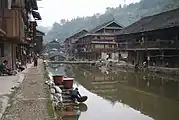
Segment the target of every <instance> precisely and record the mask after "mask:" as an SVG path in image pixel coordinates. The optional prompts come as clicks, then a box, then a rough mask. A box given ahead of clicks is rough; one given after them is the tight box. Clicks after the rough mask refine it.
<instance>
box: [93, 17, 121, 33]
mask: <svg viewBox="0 0 179 120" xmlns="http://www.w3.org/2000/svg"><path fill="white" fill-rule="evenodd" d="M113 22H115V23H116V24H118V25H119V23H117V22H116V21H115V20H114V19H113V20H110V21H108V22H105V23H103V24H101V25H99V26H97V27H95V28H94V29H92V30H91V31H90V33H95V32H97V31H98V30H100V29H102V28H103V27H105V26H107V25H110V24H112V23H113ZM119 26H120V27H121V28H123V26H122V25H119Z"/></svg>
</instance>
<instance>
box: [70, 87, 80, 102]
mask: <svg viewBox="0 0 179 120" xmlns="http://www.w3.org/2000/svg"><path fill="white" fill-rule="evenodd" d="M70 95H71V98H72V100H73V101H75V100H76V99H78V98H80V97H81V95H80V93H79V91H78V88H75V90H72V91H71V93H70Z"/></svg>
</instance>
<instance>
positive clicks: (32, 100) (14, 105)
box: [2, 60, 50, 120]
mask: <svg viewBox="0 0 179 120" xmlns="http://www.w3.org/2000/svg"><path fill="white" fill-rule="evenodd" d="M24 75H25V79H24V81H23V82H22V84H21V85H20V88H19V90H18V91H17V93H16V94H15V96H14V98H13V99H12V102H11V106H9V107H8V108H7V109H6V111H5V113H4V114H3V117H2V120H50V119H49V118H50V117H49V116H48V112H47V102H48V99H47V90H46V87H45V85H44V81H45V79H44V71H43V64H42V60H39V65H38V68H34V67H31V68H29V69H28V71H26V72H25V73H24Z"/></svg>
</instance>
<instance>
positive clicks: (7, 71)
mask: <svg viewBox="0 0 179 120" xmlns="http://www.w3.org/2000/svg"><path fill="white" fill-rule="evenodd" d="M7 65H8V61H7V60H4V61H3V63H2V64H1V65H0V73H1V74H7V75H12V72H11V70H10V69H9V68H8V67H7Z"/></svg>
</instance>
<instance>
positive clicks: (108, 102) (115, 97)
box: [48, 65, 179, 120]
mask: <svg viewBox="0 0 179 120" xmlns="http://www.w3.org/2000/svg"><path fill="white" fill-rule="evenodd" d="M48 69H49V71H51V73H52V74H66V75H67V76H68V77H74V78H75V85H76V86H78V88H79V91H80V93H81V94H82V95H86V96H88V100H87V101H86V102H85V104H86V105H87V107H88V109H87V111H86V112H82V113H81V114H80V116H79V118H78V120H110V119H111V120H179V82H177V81H176V80H175V79H174V78H165V77H163V76H158V75H154V74H145V73H135V72H132V71H130V72H129V71H128V72H127V71H125V70H119V69H116V70H115V69H113V70H106V68H105V67H102V68H100V69H98V68H96V67H92V66H87V65H73V66H72V65H63V66H59V67H58V68H54V69H53V68H48ZM74 120H77V118H74Z"/></svg>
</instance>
